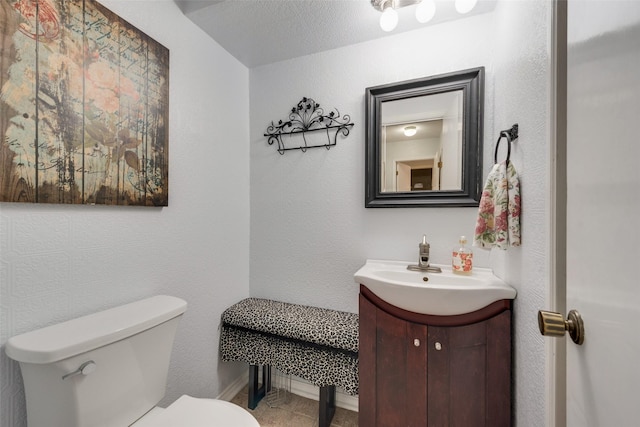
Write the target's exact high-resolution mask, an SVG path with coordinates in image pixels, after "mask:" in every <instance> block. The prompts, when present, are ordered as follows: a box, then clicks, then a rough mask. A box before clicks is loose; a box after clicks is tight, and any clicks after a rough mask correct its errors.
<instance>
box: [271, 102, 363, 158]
mask: <svg viewBox="0 0 640 427" xmlns="http://www.w3.org/2000/svg"><path fill="white" fill-rule="evenodd" d="M352 126H353V123H351V117H350V116H349V115H348V114H345V115H343V116H342V117H341V116H340V113H339V112H338V110H337V109H335V110H333V111H330V112H329V114H325V113H324V110H323V109H322V108H321V107H320V104H319V103H317V102H316V101H314V100H313V99H311V98H307V97H304V98H302V99H301V100H300V102H298V104H297V105H296V106H294V107H293V108H291V113H289V117H288V120H286V121H285V120H279V121H278V124H275V123H274V122H271V125H269V127H267V133H265V134H264V136H266V137H267V142H268V143H269V145H273V144H274V143H277V144H278V153H280V154H284V152H285V151H289V150H302V152H306V151H307V149H308V148H319V147H325V148H326V149H327V150H329V149H330V148H331V147H333V146H334V145H336V143H337V139H338V134H342V136H343V137H347V136H348V135H349V131H350V128H351V127H352ZM317 131H325V132H326V134H327V142H326V143H325V144H309V143H308V142H307V137H306V134H307V133H308V132H317ZM283 135H288V136H289V137H290V138H292V140H298V141H299V138H295V139H293V137H294V135H300V136H301V139H302V141H301V142H302V145H299V146H288V147H287V146H286V144H285V142H284V140H283ZM293 144H294V145H295V142H294V143H293Z"/></svg>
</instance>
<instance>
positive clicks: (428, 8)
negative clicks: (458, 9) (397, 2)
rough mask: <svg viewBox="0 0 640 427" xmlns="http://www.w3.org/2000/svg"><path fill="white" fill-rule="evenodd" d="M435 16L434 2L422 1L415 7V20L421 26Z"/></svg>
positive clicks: (430, 0)
mask: <svg viewBox="0 0 640 427" xmlns="http://www.w3.org/2000/svg"><path fill="white" fill-rule="evenodd" d="M435 14H436V2H435V0H422V1H421V2H420V3H419V4H418V6H417V7H416V19H417V20H418V22H419V23H421V24H426V23H427V22H429V21H431V20H432V19H433V17H434V16H435Z"/></svg>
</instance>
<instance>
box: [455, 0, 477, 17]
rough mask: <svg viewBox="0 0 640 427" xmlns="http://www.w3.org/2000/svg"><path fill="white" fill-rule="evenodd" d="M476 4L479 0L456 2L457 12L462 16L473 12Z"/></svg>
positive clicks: (457, 0) (458, 0)
mask: <svg viewBox="0 0 640 427" xmlns="http://www.w3.org/2000/svg"><path fill="white" fill-rule="evenodd" d="M476 4H478V0H456V2H455V6H456V10H457V11H458V13H460V14H462V15H464V14H465V13H469V12H471V11H472V10H473V8H474V7H476Z"/></svg>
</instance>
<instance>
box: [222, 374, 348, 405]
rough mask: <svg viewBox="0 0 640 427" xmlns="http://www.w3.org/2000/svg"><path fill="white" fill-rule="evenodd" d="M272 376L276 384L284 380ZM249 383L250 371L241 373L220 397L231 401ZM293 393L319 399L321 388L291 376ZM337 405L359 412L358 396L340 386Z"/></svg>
mask: <svg viewBox="0 0 640 427" xmlns="http://www.w3.org/2000/svg"><path fill="white" fill-rule="evenodd" d="M279 374H280V373H279V372H277V371H275V370H274V371H273V374H272V375H274V377H275V376H279ZM274 377H272V379H271V381H272V383H274V384H278V383H281V382H284V381H283V380H281V378H274ZM248 383H249V372H248V371H245V373H243V374H241V375H240V376H239V377H238V378H236V379H235V380H234V381H233V382H232V383H231V384H230V385H229V386H228V387H227V388H225V389H224V390H223V391H222V393H220V394H219V395H218V397H217V398H218V399H221V400H226V401H230V400H231V399H233V398H234V397H235V395H236V394H238V393H239V392H240V390H242V389H243V388H244V387H245V386H246V385H247V384H248ZM291 393H293V394H296V395H298V396H302V397H305V398H307V399H311V400H316V401H317V400H319V397H320V388H319V387H317V386H315V385H313V384H311V383H309V382H307V381H305V380H303V379H301V378H298V377H294V376H292V377H291ZM336 406H337V407H339V408H343V409H347V410H349V411H354V412H358V396H351V395H349V394H347V393H345V392H343V391H341V390H340V389H339V388H336Z"/></svg>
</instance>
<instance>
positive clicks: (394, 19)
mask: <svg viewBox="0 0 640 427" xmlns="http://www.w3.org/2000/svg"><path fill="white" fill-rule="evenodd" d="M397 25H398V12H396V10H395V9H394V8H393V7H387V8H386V9H385V10H384V11H383V12H382V15H381V16H380V28H382V30H383V31H386V32H387V33H388V32H390V31H393V30H394V29H395V28H396V26H397Z"/></svg>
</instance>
